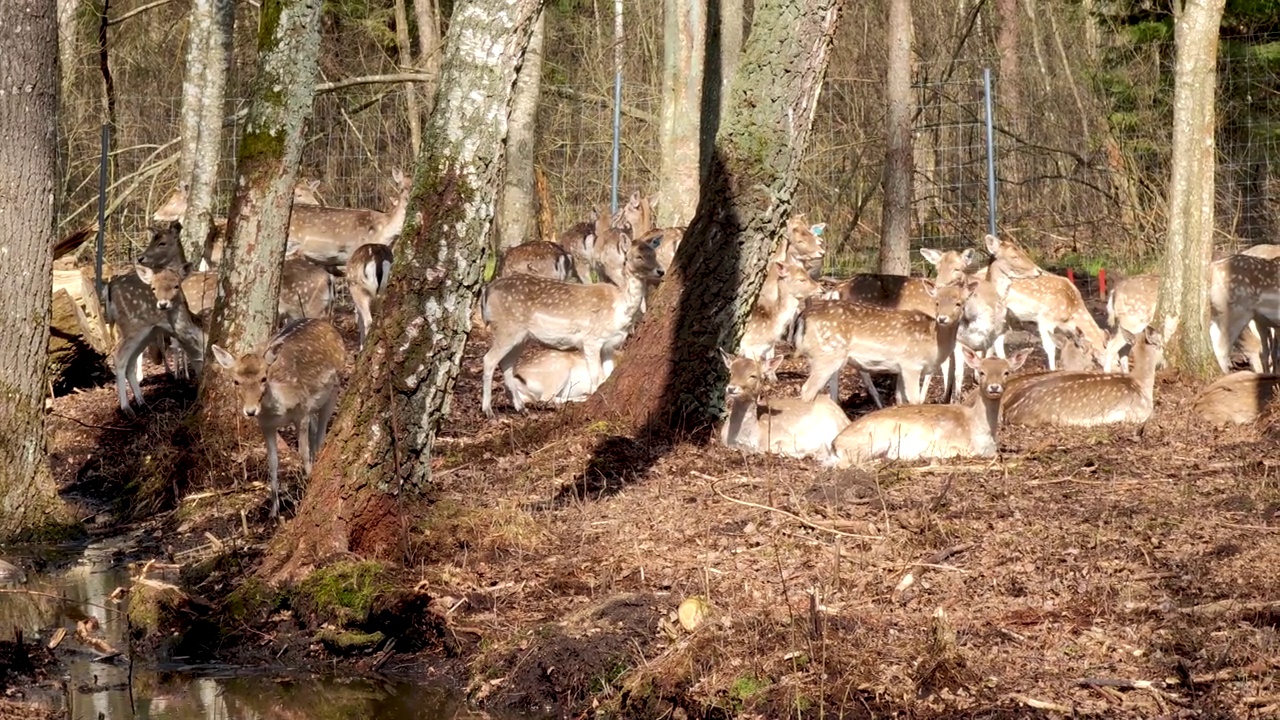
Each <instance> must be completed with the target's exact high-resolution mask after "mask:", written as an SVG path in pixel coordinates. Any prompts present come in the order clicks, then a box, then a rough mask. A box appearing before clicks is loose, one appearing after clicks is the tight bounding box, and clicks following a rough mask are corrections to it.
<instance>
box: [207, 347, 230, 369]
mask: <svg viewBox="0 0 1280 720" xmlns="http://www.w3.org/2000/svg"><path fill="white" fill-rule="evenodd" d="M210 349H211V350H213V357H214V359H215V360H217V361H218V364H219V365H221V366H222V367H224V368H226V369H228V370H230V369H231V368H234V367H235V366H236V358H235V356H234V355H232V354H231V353H229V352H227V351H226V350H223V349H222V347H221V346H219V345H217V344H215V345H214V346H213V347H212V348H210Z"/></svg>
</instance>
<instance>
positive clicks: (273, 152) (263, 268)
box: [198, 0, 323, 456]
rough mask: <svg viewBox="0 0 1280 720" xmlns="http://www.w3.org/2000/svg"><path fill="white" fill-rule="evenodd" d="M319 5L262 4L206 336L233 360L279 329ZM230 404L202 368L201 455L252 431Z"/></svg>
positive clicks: (214, 373) (218, 378)
mask: <svg viewBox="0 0 1280 720" xmlns="http://www.w3.org/2000/svg"><path fill="white" fill-rule="evenodd" d="M322 5H323V2H322V0H264V2H263V3H262V10H261V16H260V20H259V31H258V70H257V74H256V75H255V77H254V79H253V84H252V88H251V90H250V98H249V111H248V116H247V117H246V119H245V125H244V131H243V133H242V135H241V137H240V146H239V154H238V158H237V161H236V175H237V177H236V194H235V198H234V199H233V200H232V204H231V213H230V215H229V216H228V218H227V238H226V244H225V245H224V248H223V253H222V264H221V268H220V270H221V281H220V284H221V287H220V292H219V298H218V303H217V305H216V306H215V307H214V312H213V321H212V328H211V330H210V333H209V341H210V343H211V344H212V343H217V344H218V345H221V346H222V347H224V348H226V349H227V350H229V351H231V352H232V353H233V354H235V355H237V356H238V355H241V354H243V353H246V352H249V351H251V350H254V349H255V348H257V347H259V346H261V345H263V344H265V343H266V341H267V340H268V339H269V337H270V335H271V330H272V328H273V327H274V326H275V320H276V304H277V300H278V296H279V288H280V267H281V265H282V263H283V262H284V250H285V236H286V233H287V231H288V226H289V213H290V209H291V208H292V205H293V184H294V176H295V175H296V174H297V170H298V159H299V158H300V157H301V155H302V141H303V135H302V129H303V123H304V122H305V121H306V119H307V117H308V116H309V115H310V114H311V100H312V96H313V94H314V90H315V82H316V68H317V57H318V54H319V50H320V10H321V7H322ZM234 397H235V394H234V387H233V385H232V382H231V378H230V377H229V375H228V373H225V372H222V371H221V368H219V367H217V363H213V362H207V363H205V371H204V377H203V378H202V383H201V388H200V411H199V417H198V426H199V433H200V438H199V440H200V442H201V445H202V446H203V447H204V448H205V449H206V451H210V450H213V449H215V448H217V447H219V446H220V443H221V442H222V441H224V440H226V439H227V438H234V437H236V436H237V434H238V430H237V428H238V427H243V428H244V429H246V430H248V429H249V427H250V426H249V423H244V422H239V416H240V413H239V410H238V407H237V406H236V402H235V400H234ZM206 454H208V455H210V456H212V455H213V453H208V452H207V453H206Z"/></svg>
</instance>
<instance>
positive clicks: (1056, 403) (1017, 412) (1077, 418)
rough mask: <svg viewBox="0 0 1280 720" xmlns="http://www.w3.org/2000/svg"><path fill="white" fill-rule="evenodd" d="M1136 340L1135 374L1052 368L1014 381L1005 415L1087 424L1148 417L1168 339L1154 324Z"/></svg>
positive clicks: (1026, 421) (1013, 419)
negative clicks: (1070, 370)
mask: <svg viewBox="0 0 1280 720" xmlns="http://www.w3.org/2000/svg"><path fill="white" fill-rule="evenodd" d="M1121 332H1124V330H1121ZM1131 342H1133V343H1134V347H1133V351H1132V352H1133V372H1132V373H1130V374H1124V373H1094V372H1065V371H1056V372H1054V371H1051V372H1048V373H1045V374H1044V375H1041V376H1034V377H1028V379H1027V380H1025V381H1023V382H1021V383H1018V382H1014V383H1010V385H1009V387H1008V388H1007V389H1006V391H1005V396H1004V401H1003V403H1002V407H1003V413H1004V419H1005V421H1006V422H1009V423H1014V424H1017V425H1073V426H1083V427H1091V426H1095V425H1108V424H1112V423H1143V422H1146V421H1147V419H1148V418H1150V417H1151V411H1152V408H1153V407H1154V392H1155V379H1156V367H1157V365H1159V363H1160V361H1161V359H1162V358H1163V356H1164V344H1163V340H1162V338H1161V337H1160V333H1159V332H1158V331H1156V330H1154V329H1152V328H1147V329H1146V330H1145V331H1143V333H1142V335H1141V336H1139V337H1137V338H1133V339H1132V340H1131Z"/></svg>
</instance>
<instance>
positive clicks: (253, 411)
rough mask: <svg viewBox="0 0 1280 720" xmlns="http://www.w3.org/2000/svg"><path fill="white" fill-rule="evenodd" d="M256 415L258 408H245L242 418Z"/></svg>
mask: <svg viewBox="0 0 1280 720" xmlns="http://www.w3.org/2000/svg"><path fill="white" fill-rule="evenodd" d="M257 414H258V408H255V407H247V408H245V409H244V416H245V417H253V416H254V415H257Z"/></svg>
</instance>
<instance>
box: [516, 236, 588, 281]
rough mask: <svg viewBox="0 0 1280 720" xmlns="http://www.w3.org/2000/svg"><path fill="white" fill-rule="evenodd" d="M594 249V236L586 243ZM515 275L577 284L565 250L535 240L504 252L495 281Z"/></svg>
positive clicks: (543, 241)
mask: <svg viewBox="0 0 1280 720" xmlns="http://www.w3.org/2000/svg"><path fill="white" fill-rule="evenodd" d="M588 243H589V244H590V245H592V246H594V245H595V240H594V235H592V238H591V239H590V240H589V241H588ZM516 273H524V274H526V275H537V276H539V277H544V278H550V279H552V280H559V281H561V282H569V281H578V280H580V278H579V277H578V272H577V268H576V266H575V265H574V262H573V256H572V255H570V254H569V251H568V250H565V249H564V248H563V247H561V246H559V245H557V244H555V243H553V242H547V241H545V240H534V241H532V242H526V243H521V244H519V245H516V246H514V247H510V248H507V250H506V252H504V253H502V257H501V258H500V259H499V260H498V267H497V270H495V271H494V274H493V276H494V278H495V279H496V278H500V277H507V276H508V275H514V274H516Z"/></svg>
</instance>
